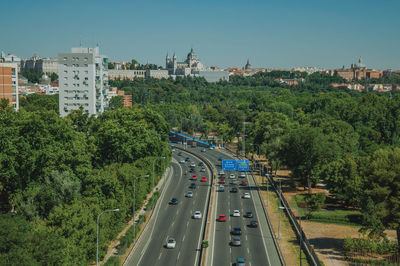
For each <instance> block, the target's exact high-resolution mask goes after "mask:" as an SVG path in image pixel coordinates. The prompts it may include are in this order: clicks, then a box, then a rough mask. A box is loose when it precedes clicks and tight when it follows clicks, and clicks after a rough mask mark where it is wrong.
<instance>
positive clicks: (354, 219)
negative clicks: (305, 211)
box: [309, 210, 362, 226]
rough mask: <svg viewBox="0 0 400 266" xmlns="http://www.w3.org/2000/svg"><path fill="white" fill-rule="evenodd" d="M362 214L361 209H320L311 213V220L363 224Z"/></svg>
mask: <svg viewBox="0 0 400 266" xmlns="http://www.w3.org/2000/svg"><path fill="white" fill-rule="evenodd" d="M361 219H362V215H361V213H360V212H359V211H348V210H335V211H319V212H314V213H312V214H310V216H309V220H311V221H315V222H322V223H331V224H344V225H354V226H360V225H361Z"/></svg>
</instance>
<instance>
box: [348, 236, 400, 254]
mask: <svg viewBox="0 0 400 266" xmlns="http://www.w3.org/2000/svg"><path fill="white" fill-rule="evenodd" d="M343 249H344V250H345V251H347V252H370V253H377V254H394V253H396V252H397V251H398V249H399V246H398V245H397V243H395V242H393V241H389V240H387V239H384V240H381V241H378V240H373V239H368V238H345V239H344V242H343Z"/></svg>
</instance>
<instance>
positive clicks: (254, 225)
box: [249, 221, 258, 228]
mask: <svg viewBox="0 0 400 266" xmlns="http://www.w3.org/2000/svg"><path fill="white" fill-rule="evenodd" d="M249 226H250V227H254V228H256V227H258V222H257V221H251V222H250V224H249Z"/></svg>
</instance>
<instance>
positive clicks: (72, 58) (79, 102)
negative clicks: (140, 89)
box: [58, 46, 109, 116]
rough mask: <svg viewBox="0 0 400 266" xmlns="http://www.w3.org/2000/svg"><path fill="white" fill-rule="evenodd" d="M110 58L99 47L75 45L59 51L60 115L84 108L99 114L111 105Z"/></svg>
mask: <svg viewBox="0 0 400 266" xmlns="http://www.w3.org/2000/svg"><path fill="white" fill-rule="evenodd" d="M107 60H108V58H107V57H106V56H104V55H100V53H99V47H98V46H96V47H94V48H89V47H75V48H72V49H71V53H60V54H59V55H58V62H59V67H58V76H59V90H60V93H59V100H60V101H59V104H60V115H61V116H66V115H68V114H69V113H70V112H71V110H76V109H79V108H80V107H82V108H83V110H84V111H85V112H87V113H88V114H90V115H95V116H97V115H98V114H101V113H103V112H104V110H105V109H107V108H108V100H107V91H108V87H109V86H108V71H107V68H108V66H107V64H108V63H107Z"/></svg>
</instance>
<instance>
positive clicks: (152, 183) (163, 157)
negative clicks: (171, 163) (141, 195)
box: [150, 156, 165, 209]
mask: <svg viewBox="0 0 400 266" xmlns="http://www.w3.org/2000/svg"><path fill="white" fill-rule="evenodd" d="M158 159H165V156H160V157H156V158H155V159H154V161H153V178H152V181H151V189H154V175H155V173H154V167H155V163H156V161H157V160H158ZM150 206H151V209H153V197H151V205H150Z"/></svg>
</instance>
